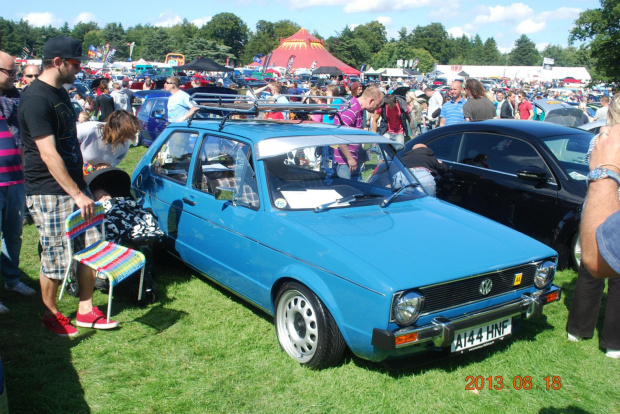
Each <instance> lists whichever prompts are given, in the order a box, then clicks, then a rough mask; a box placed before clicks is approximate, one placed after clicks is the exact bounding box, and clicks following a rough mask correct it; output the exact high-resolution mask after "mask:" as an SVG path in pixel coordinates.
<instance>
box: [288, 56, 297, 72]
mask: <svg viewBox="0 0 620 414" xmlns="http://www.w3.org/2000/svg"><path fill="white" fill-rule="evenodd" d="M294 60H295V55H291V57H290V58H288V63H287V64H286V73H290V72H291V69H292V68H293V61H294Z"/></svg>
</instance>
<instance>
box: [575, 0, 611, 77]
mask: <svg viewBox="0 0 620 414" xmlns="http://www.w3.org/2000/svg"><path fill="white" fill-rule="evenodd" d="M619 22H620V0H601V8H600V9H593V10H586V11H585V12H583V13H581V14H580V15H579V18H578V19H577V20H576V21H575V27H574V28H573V30H571V33H570V36H569V38H568V41H569V43H571V44H573V43H574V42H575V41H576V40H579V41H590V42H589V43H588V44H587V46H586V47H587V48H588V49H589V51H590V55H591V58H592V63H593V69H595V73H596V77H597V78H598V79H600V80H605V81H615V82H618V81H620V60H619V59H618V56H620V23H619ZM593 78H594V76H593Z"/></svg>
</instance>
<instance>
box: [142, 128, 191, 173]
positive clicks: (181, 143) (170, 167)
mask: <svg viewBox="0 0 620 414" xmlns="http://www.w3.org/2000/svg"><path fill="white" fill-rule="evenodd" d="M197 138H198V134H197V133H196V132H188V131H176V132H173V133H171V134H170V135H169V136H168V138H167V139H166V141H165V142H164V143H163V144H162V146H161V147H160V149H159V151H157V153H156V154H155V157H154V158H153V161H152V164H153V169H154V171H155V174H157V175H160V176H164V177H166V178H170V179H173V180H175V181H179V182H181V183H182V184H185V183H186V182H187V176H188V175H189V174H188V173H189V165H190V163H191V158H192V154H193V152H194V146H195V145H196V139H197Z"/></svg>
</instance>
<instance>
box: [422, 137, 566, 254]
mask: <svg viewBox="0 0 620 414" xmlns="http://www.w3.org/2000/svg"><path fill="white" fill-rule="evenodd" d="M437 144H439V142H438V143H437ZM437 146H439V145H437ZM429 147H430V148H431V149H433V150H434V147H435V145H434V144H433V143H430V144H429ZM451 151H452V153H451V154H453V153H454V151H455V149H454V148H451ZM438 158H440V157H439V156H438ZM450 172H451V175H452V178H451V186H448V187H444V188H443V190H442V191H441V192H440V191H438V197H439V198H442V199H444V200H446V201H449V202H451V203H453V204H456V205H459V206H461V207H463V208H466V209H468V210H470V211H473V212H475V213H478V214H481V215H483V216H485V217H488V218H490V219H492V220H495V221H497V222H500V223H502V224H505V225H507V226H509V227H512V228H514V229H515V230H518V231H520V232H522V233H525V234H527V235H529V236H531V237H533V238H535V239H537V240H539V241H541V242H543V243H546V244H550V243H551V242H552V238H553V229H554V228H555V225H556V223H557V219H556V216H557V208H558V206H557V195H558V185H557V183H556V179H555V177H554V176H553V174H552V173H551V170H550V169H549V167H548V166H547V165H546V163H545V162H544V160H543V158H542V156H541V155H540V153H539V152H538V151H537V150H536V148H535V147H534V146H533V145H531V144H530V143H528V142H527V141H525V140H522V139H519V138H516V137H509V136H504V135H499V134H494V133H479V132H472V133H464V134H463V135H462V138H461V141H460V143H459V145H458V156H457V158H456V161H455V162H451V163H450Z"/></svg>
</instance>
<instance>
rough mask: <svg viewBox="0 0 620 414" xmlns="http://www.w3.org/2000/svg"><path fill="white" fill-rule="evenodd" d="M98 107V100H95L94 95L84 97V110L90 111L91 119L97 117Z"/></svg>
mask: <svg viewBox="0 0 620 414" xmlns="http://www.w3.org/2000/svg"><path fill="white" fill-rule="evenodd" d="M96 109H97V102H95V99H94V98H93V97H92V96H90V95H88V96H87V97H86V98H84V111H86V112H88V115H89V117H90V119H95V115H96Z"/></svg>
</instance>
